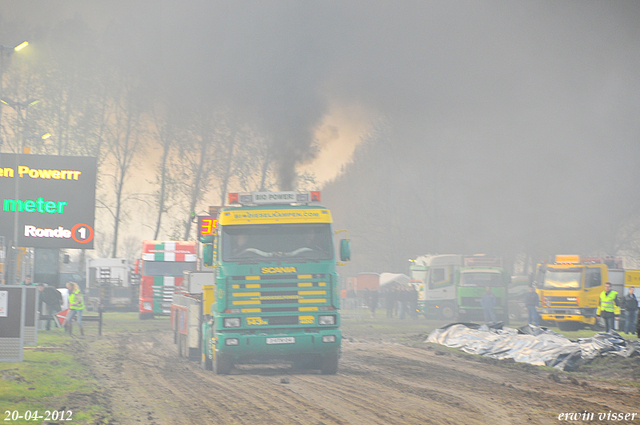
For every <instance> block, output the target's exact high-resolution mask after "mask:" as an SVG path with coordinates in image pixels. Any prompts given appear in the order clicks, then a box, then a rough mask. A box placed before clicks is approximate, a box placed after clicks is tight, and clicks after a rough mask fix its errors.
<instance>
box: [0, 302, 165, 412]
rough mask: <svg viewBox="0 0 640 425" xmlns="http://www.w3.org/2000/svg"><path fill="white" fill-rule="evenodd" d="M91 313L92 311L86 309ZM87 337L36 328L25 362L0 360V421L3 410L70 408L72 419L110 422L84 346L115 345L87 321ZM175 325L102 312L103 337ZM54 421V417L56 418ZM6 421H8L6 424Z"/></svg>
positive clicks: (161, 320)
mask: <svg viewBox="0 0 640 425" xmlns="http://www.w3.org/2000/svg"><path fill="white" fill-rule="evenodd" d="M85 314H90V313H85ZM84 325H85V326H84V328H85V329H84V330H85V335H86V337H85V338H84V339H80V338H78V336H79V333H80V332H79V329H78V327H77V326H74V336H69V335H67V334H65V333H64V332H63V330H62V329H55V328H54V329H52V330H51V331H42V330H41V331H38V346H37V347H28V346H27V347H25V350H24V356H23V361H22V362H19V363H6V362H0V415H2V416H0V421H3V422H4V419H5V418H6V414H5V411H7V410H9V411H14V410H15V411H18V413H19V414H20V415H22V416H24V414H25V412H26V411H31V412H34V411H36V410H37V411H38V415H44V412H45V411H46V410H50V411H51V410H63V409H64V410H71V411H72V412H73V416H72V419H73V423H78V424H107V423H109V422H108V419H106V418H107V417H108V414H107V413H108V412H106V408H105V405H104V403H103V400H102V399H103V397H102V395H101V394H102V393H101V389H100V387H99V385H98V382H97V381H96V379H95V378H94V377H93V375H92V373H91V371H90V370H89V368H88V367H87V366H86V363H85V362H84V361H83V359H82V355H83V354H82V353H83V351H84V350H83V347H84V344H87V343H92V344H97V345H98V346H99V347H100V348H102V349H104V350H110V349H112V350H113V349H114V348H113V347H111V345H110V344H109V343H108V342H107V341H106V340H101V339H100V337H99V336H98V323H96V322H86V323H85V324H84ZM164 329H171V323H170V320H169V318H168V317H158V318H156V319H154V320H139V319H138V314H137V313H119V312H108V313H104V315H103V326H102V333H103V335H109V334H117V333H120V332H148V331H153V330H164ZM42 422H43V421H42V420H39V421H33V420H31V421H26V420H24V419H19V420H16V421H13V420H11V421H10V423H12V424H33V423H42ZM54 422H55V421H54ZM7 423H8V422H7Z"/></svg>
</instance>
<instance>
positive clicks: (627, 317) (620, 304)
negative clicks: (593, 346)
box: [596, 282, 638, 334]
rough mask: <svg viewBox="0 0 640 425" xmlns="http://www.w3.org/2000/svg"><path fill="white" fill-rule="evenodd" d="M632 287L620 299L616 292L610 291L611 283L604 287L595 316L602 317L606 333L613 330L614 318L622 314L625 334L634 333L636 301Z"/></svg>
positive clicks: (636, 314) (636, 312)
mask: <svg viewBox="0 0 640 425" xmlns="http://www.w3.org/2000/svg"><path fill="white" fill-rule="evenodd" d="M633 292H634V288H633V286H631V287H629V292H628V293H627V295H625V296H624V297H620V296H619V294H618V292H616V291H614V290H612V289H611V283H610V282H607V283H605V285H604V291H602V292H601V293H600V302H599V303H598V310H597V311H596V314H597V315H598V317H602V319H603V320H604V323H605V329H606V332H609V331H610V330H612V329H614V323H615V319H616V317H619V316H620V313H621V312H622V313H623V314H624V316H623V318H624V329H622V332H624V333H626V334H633V333H636V321H637V316H638V299H637V298H636V295H635V294H634V293H633Z"/></svg>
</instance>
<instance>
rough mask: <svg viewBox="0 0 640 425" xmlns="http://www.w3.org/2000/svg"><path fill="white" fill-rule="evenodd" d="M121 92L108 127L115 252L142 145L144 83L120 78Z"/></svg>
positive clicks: (112, 106) (113, 245) (118, 94)
mask: <svg viewBox="0 0 640 425" xmlns="http://www.w3.org/2000/svg"><path fill="white" fill-rule="evenodd" d="M119 83H120V84H119V90H118V91H117V92H116V93H117V95H116V96H114V97H113V103H112V105H111V115H110V117H109V121H108V123H109V124H108V127H107V132H106V134H107V138H106V140H107V143H108V146H109V155H110V157H109V160H111V161H113V174H112V175H111V178H112V185H113V186H112V187H113V194H114V198H115V199H114V201H113V205H114V207H113V238H112V240H113V242H112V252H111V256H112V257H116V256H117V253H118V232H119V229H120V224H121V222H122V220H123V219H124V217H125V210H124V205H123V204H124V201H125V200H126V197H125V195H124V193H125V184H126V183H127V180H128V178H129V175H130V171H131V166H132V165H133V163H134V159H135V157H136V155H137V154H138V153H139V151H140V149H141V147H142V129H141V127H142V126H141V121H142V112H143V111H142V103H143V97H142V93H141V90H140V86H138V85H136V84H135V83H134V82H132V81H131V80H130V79H127V78H123V79H122V80H121V81H120V82H119Z"/></svg>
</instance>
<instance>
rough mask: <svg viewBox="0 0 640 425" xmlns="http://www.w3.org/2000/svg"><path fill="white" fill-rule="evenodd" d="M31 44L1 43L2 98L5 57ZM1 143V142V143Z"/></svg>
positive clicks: (0, 122) (0, 115) (0, 76)
mask: <svg viewBox="0 0 640 425" xmlns="http://www.w3.org/2000/svg"><path fill="white" fill-rule="evenodd" d="M28 45H29V42H27V41H23V42H22V43H20V44H18V45H17V46H14V47H9V46H3V45H2V44H0V98H2V91H3V88H4V61H5V57H6V58H8V57H9V56H10V55H11V54H13V53H14V52H19V51H20V50H22V49H24V48H25V47H27V46H28ZM1 124H2V105H0V126H1ZM0 144H1V143H0Z"/></svg>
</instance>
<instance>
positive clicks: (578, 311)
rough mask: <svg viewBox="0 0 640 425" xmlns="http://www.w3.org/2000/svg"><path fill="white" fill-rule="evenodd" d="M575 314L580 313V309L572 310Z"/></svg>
mask: <svg viewBox="0 0 640 425" xmlns="http://www.w3.org/2000/svg"><path fill="white" fill-rule="evenodd" d="M574 312H575V314H582V311H580V309H578V310H574Z"/></svg>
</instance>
